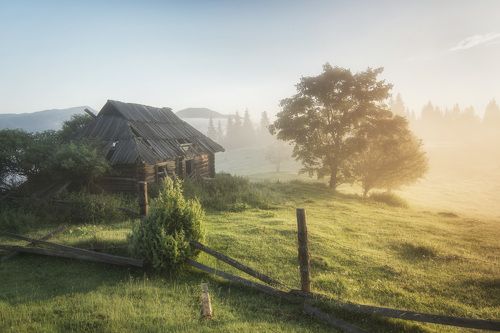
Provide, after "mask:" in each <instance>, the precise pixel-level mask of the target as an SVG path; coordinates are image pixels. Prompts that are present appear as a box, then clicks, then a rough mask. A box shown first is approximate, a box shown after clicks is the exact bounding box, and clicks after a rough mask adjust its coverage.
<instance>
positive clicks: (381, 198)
mask: <svg viewBox="0 0 500 333" xmlns="http://www.w3.org/2000/svg"><path fill="white" fill-rule="evenodd" d="M370 200H373V201H377V202H382V203H385V204H386V205H389V206H393V207H403V208H408V203H407V202H406V201H405V200H404V199H403V198H401V197H399V196H397V195H396V194H394V193H390V192H378V193H377V192H375V193H372V194H370Z"/></svg>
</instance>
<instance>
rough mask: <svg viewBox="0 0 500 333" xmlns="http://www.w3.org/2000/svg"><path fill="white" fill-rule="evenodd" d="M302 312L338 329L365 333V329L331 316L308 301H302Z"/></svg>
mask: <svg viewBox="0 0 500 333" xmlns="http://www.w3.org/2000/svg"><path fill="white" fill-rule="evenodd" d="M304 313H305V314H307V315H310V316H312V317H314V318H317V319H319V320H321V321H324V322H325V323H327V324H329V325H330V326H332V327H335V328H336V329H338V330H341V331H342V332H346V333H366V331H364V330H362V329H361V328H359V327H357V326H355V325H352V324H350V323H348V322H346V321H344V320H342V319H338V318H335V317H333V316H332V315H330V314H327V313H325V312H323V311H321V310H320V309H318V308H315V307H313V306H312V305H310V304H308V303H304Z"/></svg>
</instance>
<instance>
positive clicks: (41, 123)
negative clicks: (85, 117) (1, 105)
mask: <svg viewBox="0 0 500 333" xmlns="http://www.w3.org/2000/svg"><path fill="white" fill-rule="evenodd" d="M85 108H88V109H89V110H91V111H92V112H94V113H97V112H95V111H94V110H93V109H92V108H90V107H88V106H77V107H73V108H68V109H52V110H45V111H38V112H32V113H6V114H0V129H3V128H20V129H23V130H26V131H29V132H38V131H45V130H57V129H60V128H61V126H62V123H63V122H65V121H66V120H69V119H70V118H71V116H72V115H74V114H78V113H83V112H84V111H83V110H84V109H85Z"/></svg>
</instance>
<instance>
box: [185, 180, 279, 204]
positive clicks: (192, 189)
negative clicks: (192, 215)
mask: <svg viewBox="0 0 500 333" xmlns="http://www.w3.org/2000/svg"><path fill="white" fill-rule="evenodd" d="M271 192H272V191H271V190H270V189H269V188H268V187H266V186H264V184H255V183H251V182H250V181H249V180H248V179H247V178H244V177H240V176H232V175H230V174H226V173H219V174H217V175H216V177H215V178H214V179H211V180H203V181H202V180H186V181H185V183H184V193H185V194H186V196H187V197H189V198H198V199H199V200H200V202H201V204H202V205H203V207H204V208H206V209H211V210H217V211H232V212H241V211H244V210H246V209H249V208H261V209H269V208H270V203H269V202H270V200H271V199H272V196H273V193H271Z"/></svg>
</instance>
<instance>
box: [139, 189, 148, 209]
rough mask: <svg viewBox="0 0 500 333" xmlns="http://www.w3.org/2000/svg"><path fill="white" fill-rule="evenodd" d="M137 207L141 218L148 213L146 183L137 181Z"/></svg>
mask: <svg viewBox="0 0 500 333" xmlns="http://www.w3.org/2000/svg"><path fill="white" fill-rule="evenodd" d="M139 208H140V214H141V218H142V217H145V216H146V215H148V183H147V182H139Z"/></svg>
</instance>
